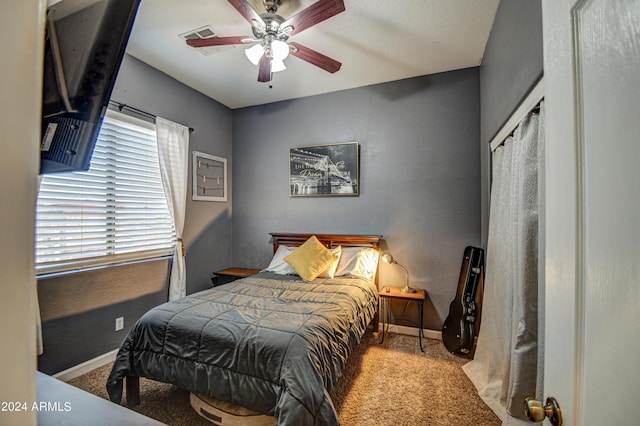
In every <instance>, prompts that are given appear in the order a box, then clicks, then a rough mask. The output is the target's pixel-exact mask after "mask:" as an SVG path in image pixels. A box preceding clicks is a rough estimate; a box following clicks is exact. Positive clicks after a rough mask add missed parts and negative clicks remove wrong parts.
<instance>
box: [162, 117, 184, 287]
mask: <svg viewBox="0 0 640 426" xmlns="http://www.w3.org/2000/svg"><path fill="white" fill-rule="evenodd" d="M156 132H157V134H158V157H159V160H160V175H161V176H162V184H163V185H164V192H165V195H166V196H167V204H168V205H169V211H170V212H171V215H172V217H173V221H174V226H175V229H176V250H175V252H174V254H173V263H172V267H171V278H170V281H169V300H176V299H179V298H181V297H184V296H186V294H187V270H186V263H185V259H184V256H185V252H184V243H183V241H182V231H183V229H184V218H185V212H186V207H187V175H188V165H189V162H188V161H189V128H188V127H185V126H183V125H181V124H178V123H174V122H172V121H169V120H166V119H164V118H161V117H156Z"/></svg>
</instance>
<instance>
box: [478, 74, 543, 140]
mask: <svg viewBox="0 0 640 426" xmlns="http://www.w3.org/2000/svg"><path fill="white" fill-rule="evenodd" d="M542 99H544V77H542V78H541V79H540V80H539V81H538V82H537V83H536V85H535V86H534V87H533V89H531V91H530V92H529V94H528V95H527V96H526V97H525V99H524V100H523V101H522V103H521V104H520V105H519V106H518V108H517V109H516V110H515V112H514V113H513V114H512V115H511V117H510V118H509V119H508V120H507V122H506V123H505V124H504V126H502V128H501V129H500V131H498V133H497V134H496V136H494V138H493V139H492V140H491V143H490V144H489V145H490V146H491V152H493V151H495V150H496V148H498V147H499V146H500V145H502V144H503V142H504V141H505V139H507V137H508V136H509V135H510V134H511V133H512V132H513V131H514V130H515V129H516V127H518V124H520V122H521V121H522V119H523V118H524V117H525V116H526V115H527V114H529V113H530V112H531V111H532V110H534V109H535V108H538V107H539V104H540V101H541V100H542Z"/></svg>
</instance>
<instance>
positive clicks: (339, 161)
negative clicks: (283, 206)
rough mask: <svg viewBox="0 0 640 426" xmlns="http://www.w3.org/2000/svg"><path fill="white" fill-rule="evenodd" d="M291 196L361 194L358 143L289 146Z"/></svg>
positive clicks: (352, 195)
mask: <svg viewBox="0 0 640 426" xmlns="http://www.w3.org/2000/svg"><path fill="white" fill-rule="evenodd" d="M289 195H290V196H291V197H312V196H351V197H354V196H358V195H360V145H359V144H358V142H345V143H336V144H331V145H316V146H303V147H298V148H291V149H289Z"/></svg>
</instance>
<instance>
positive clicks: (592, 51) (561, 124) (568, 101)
mask: <svg viewBox="0 0 640 426" xmlns="http://www.w3.org/2000/svg"><path fill="white" fill-rule="evenodd" d="M542 10H543V26H544V31H543V33H544V50H545V53H544V61H545V63H544V72H545V77H544V80H545V100H546V102H545V108H546V116H545V119H546V123H547V124H546V126H547V128H546V142H545V146H546V148H545V149H546V154H545V160H546V164H545V172H544V179H545V191H546V197H545V199H546V207H545V218H544V221H545V224H544V229H545V244H546V248H545V259H544V261H545V374H544V380H545V383H544V395H545V398H546V397H549V396H552V397H555V398H556V399H557V400H558V402H559V404H560V406H561V409H562V413H563V417H564V424H566V425H614V426H618V425H637V424H640V423H639V422H640V420H638V410H640V366H638V361H637V359H638V356H639V354H640V0H581V1H578V0H543V7H542Z"/></svg>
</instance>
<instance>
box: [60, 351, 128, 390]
mask: <svg viewBox="0 0 640 426" xmlns="http://www.w3.org/2000/svg"><path fill="white" fill-rule="evenodd" d="M116 355H118V349H114V350H112V351H111V352H107V353H106V354H103V355H100V356H97V357H95V358H93V359H90V360H89V361H85V362H83V363H82V364H78V365H76V366H73V367H71V368H67V369H66V370H64V371H61V372H59V373H56V374H54V375H53V377H55V378H56V379H58V380H62V381H63V382H68V381H69V380H71V379H75V378H76V377H79V376H82V375H83V374H85V373H88V372H89V371H92V370H95V369H96V368H99V367H102V366H103V365H107V364H109V363H110V362H113V361H115V360H116Z"/></svg>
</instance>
